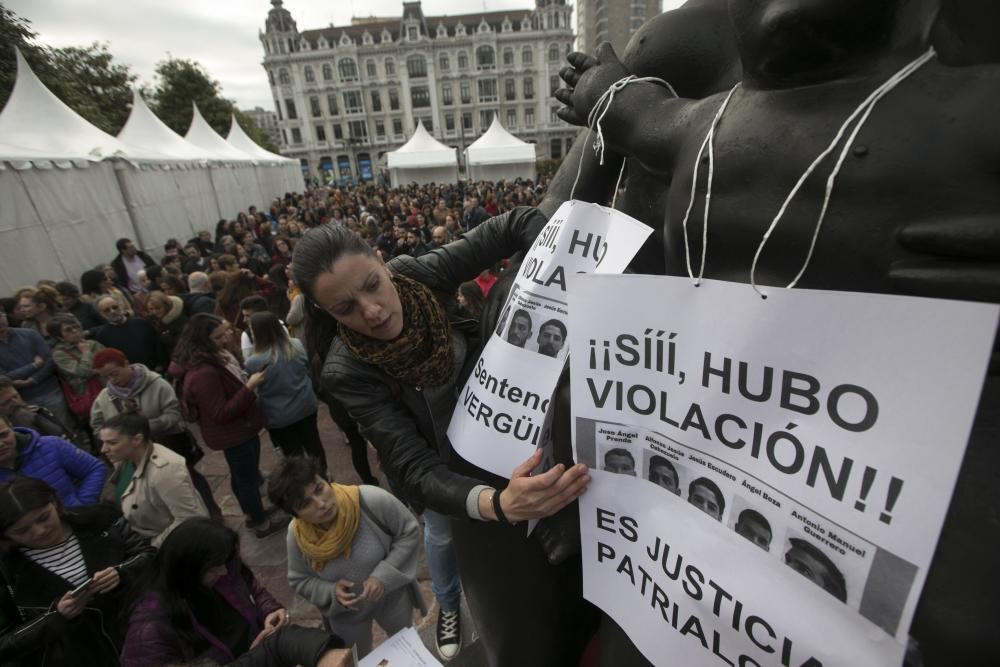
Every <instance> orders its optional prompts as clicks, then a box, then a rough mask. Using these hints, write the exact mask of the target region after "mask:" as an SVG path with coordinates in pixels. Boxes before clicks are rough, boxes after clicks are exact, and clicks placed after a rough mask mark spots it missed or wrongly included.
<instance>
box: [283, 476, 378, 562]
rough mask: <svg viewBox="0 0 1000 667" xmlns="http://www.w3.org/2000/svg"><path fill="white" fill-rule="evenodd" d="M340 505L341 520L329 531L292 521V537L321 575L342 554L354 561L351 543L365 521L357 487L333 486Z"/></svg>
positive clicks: (337, 517)
mask: <svg viewBox="0 0 1000 667" xmlns="http://www.w3.org/2000/svg"><path fill="white" fill-rule="evenodd" d="M330 488H332V489H333V495H334V499H335V500H336V503H337V516H336V517H335V518H334V519H333V523H332V524H331V525H330V527H329V528H327V529H326V530H323V529H322V528H320V527H319V526H316V525H314V524H311V523H306V522H305V521H300V520H299V519H295V520H293V521H292V535H294V536H295V543H296V544H298V545H299V549H300V550H301V551H302V553H303V555H305V557H306V558H309V559H311V560H312V566H313V568H314V569H315V570H316V571H317V572H318V571H320V570H322V569H323V566H324V565H326V563H327V562H328V561H331V560H333V559H334V558H337V557H338V556H340V555H341V554H345V555H346V556H347V557H348V558H350V557H351V542H353V541H354V534H355V533H356V532H357V530H358V521H359V519H360V517H361V496H360V495H359V493H358V487H357V486H349V485H345V484H333V483H331V484H330Z"/></svg>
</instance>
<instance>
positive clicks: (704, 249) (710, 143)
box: [681, 83, 740, 286]
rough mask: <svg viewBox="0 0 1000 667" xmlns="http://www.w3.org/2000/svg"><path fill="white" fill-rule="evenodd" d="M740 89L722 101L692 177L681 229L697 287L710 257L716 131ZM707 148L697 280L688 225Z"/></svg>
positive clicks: (688, 265) (696, 161)
mask: <svg viewBox="0 0 1000 667" xmlns="http://www.w3.org/2000/svg"><path fill="white" fill-rule="evenodd" d="M739 87H740V84H739V83H737V84H736V85H735V86H733V87H732V89H731V90H730V91H729V94H728V95H726V99H724V100H723V101H722V104H721V105H720V106H719V110H718V111H717V112H716V113H715V118H713V119H712V125H711V127H710V128H709V129H708V134H706V135H705V140H704V141H703V142H701V148H699V149H698V155H696V156H695V158H694V170H693V172H694V173H693V174H692V176H691V198H690V199H689V200H688V205H687V210H686V211H685V212H684V222H683V223H682V224H681V227H682V228H683V230H684V258H685V260H686V261H687V272H688V277H689V278H691V279H692V280H694V284H695V286H698V285H700V284H701V278H702V276H703V275H704V274H705V261H706V259H707V257H708V212H709V209H710V208H711V206H712V182H713V180H714V178H715V130H716V128H718V126H719V123H720V122H722V114H723V113H725V111H726V107H728V106H729V101H730V100H731V99H732V98H733V94H734V93H735V92H736V89H737V88H739ZM706 146H707V147H708V187H707V189H706V190H705V219H704V223H703V225H702V232H701V234H702V235H701V266H700V267H699V268H698V277H697V278H695V277H694V272H693V271H692V270H691V244H690V242H689V241H688V228H687V224H688V220H689V219H690V217H691V210H692V209H693V208H694V198H695V191H696V190H697V188H698V169H699V167H700V166H701V158H702V156H703V155H704V154H705V147H706Z"/></svg>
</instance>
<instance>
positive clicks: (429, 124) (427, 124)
mask: <svg viewBox="0 0 1000 667" xmlns="http://www.w3.org/2000/svg"><path fill="white" fill-rule="evenodd" d="M417 123H423V124H424V129H425V130H427V131H428V132H433V131H434V119H433V118H431V117H430V116H414V117H413V127H416V126H417Z"/></svg>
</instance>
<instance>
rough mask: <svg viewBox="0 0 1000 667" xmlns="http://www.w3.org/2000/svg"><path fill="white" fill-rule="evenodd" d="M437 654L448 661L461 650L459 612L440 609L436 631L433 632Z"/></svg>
mask: <svg viewBox="0 0 1000 667" xmlns="http://www.w3.org/2000/svg"><path fill="white" fill-rule="evenodd" d="M434 641H435V643H436V644H437V652H438V655H439V656H441V659H442V660H445V661H448V660H451V659H452V658H454V657H455V656H456V655H458V652H459V651H460V650H462V620H461V613H460V612H459V611H458V610H457V609H456V610H455V611H442V612H440V613H439V614H438V622H437V632H435V634H434Z"/></svg>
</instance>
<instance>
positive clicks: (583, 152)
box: [569, 127, 591, 200]
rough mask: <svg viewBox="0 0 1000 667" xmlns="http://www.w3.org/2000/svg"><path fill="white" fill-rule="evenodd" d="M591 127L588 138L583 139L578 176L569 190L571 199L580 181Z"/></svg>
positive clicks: (577, 163)
mask: <svg viewBox="0 0 1000 667" xmlns="http://www.w3.org/2000/svg"><path fill="white" fill-rule="evenodd" d="M590 135H591V129H590V128H589V127H588V128H587V138H586V139H584V140H583V150H582V151H581V152H580V159H579V160H577V161H576V178H575V179H573V188H572V189H571V190H570V191H569V198H570V200H572V199H573V195H575V194H576V184H577V183H579V182H580V173H581V172H582V171H583V157H584V155H586V153H587V144H589V143H590Z"/></svg>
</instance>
